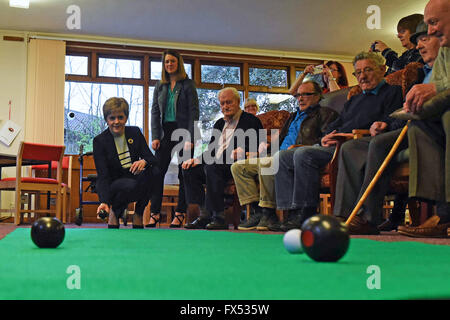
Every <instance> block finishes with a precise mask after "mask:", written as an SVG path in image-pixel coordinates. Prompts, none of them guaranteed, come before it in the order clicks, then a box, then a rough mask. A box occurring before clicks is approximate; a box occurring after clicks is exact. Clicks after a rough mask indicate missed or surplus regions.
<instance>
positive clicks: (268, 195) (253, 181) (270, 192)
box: [231, 157, 276, 208]
mask: <svg viewBox="0 0 450 320" xmlns="http://www.w3.org/2000/svg"><path fill="white" fill-rule="evenodd" d="M272 162H273V158H272V157H264V158H252V159H247V160H240V161H236V162H235V163H233V165H232V166H231V173H232V174H233V178H234V182H235V184H236V190H237V193H238V196H239V202H240V204H241V205H242V206H244V205H247V204H249V203H252V202H258V203H259V206H260V207H264V208H276V203H275V174H274V173H273V172H272V171H271V167H272ZM262 173H263V174H262ZM266 173H270V174H266Z"/></svg>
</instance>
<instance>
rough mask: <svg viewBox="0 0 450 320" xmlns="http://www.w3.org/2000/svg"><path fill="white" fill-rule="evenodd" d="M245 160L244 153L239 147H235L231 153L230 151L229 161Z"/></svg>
mask: <svg viewBox="0 0 450 320" xmlns="http://www.w3.org/2000/svg"><path fill="white" fill-rule="evenodd" d="M244 158H245V151H244V149H242V148H241V147H237V148H236V149H234V150H233V151H231V159H233V160H237V159H244Z"/></svg>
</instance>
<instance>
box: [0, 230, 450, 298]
mask: <svg viewBox="0 0 450 320" xmlns="http://www.w3.org/2000/svg"><path fill="white" fill-rule="evenodd" d="M282 236H283V235H282V234H281V233H279V234H262V233H256V232H226V231H214V232H211V231H206V230H173V229H167V228H160V229H153V230H134V229H129V228H125V229H122V230H108V229H104V228H96V227H93V228H86V226H85V227H84V228H66V236H65V239H64V242H63V243H62V244H61V245H60V246H59V247H58V248H57V249H39V248H37V247H36V246H35V245H34V244H33V243H32V241H31V239H30V229H29V228H25V227H21V228H15V230H14V231H13V232H11V233H9V234H8V235H7V236H6V237H4V238H3V239H2V240H1V241H0V261H2V263H1V264H0V299H7V300H9V299H19V300H22V299H40V300H41V299H42V300H47V299H51V300H53V299H63V300H65V299H75V300H78V299H81V300H97V299H112V300H115V299H133V300H134V299H136V300H140V299H151V300H154V299H155V300H159V299H160V300H167V299H169V300H185V299H187V300H204V299H206V300H217V299H218V300H236V299H237V300H266V299H269V300H280V299H281V300H303V299H306V300H310V299H313V300H317V299H320V300H322V299H325V300H328V299H331V300H336V299H338V300H340V299H343V300H347V299H352V300H360V299H364V300H377V299H383V300H384V299H387V300H390V299H446V298H450V282H449V281H450V280H449V279H450V273H449V269H448V266H449V264H450V247H448V246H442V245H430V244H425V243H419V242H413V241H396V242H384V241H373V240H370V239H361V238H358V239H356V238H354V239H352V240H351V242H350V247H349V250H348V251H347V253H346V255H345V256H344V257H343V258H342V259H341V260H339V261H338V262H337V263H318V262H315V261H313V260H311V259H310V258H309V257H308V256H307V255H306V254H299V255H293V254H289V253H288V252H287V251H286V250H285V249H284V248H283V245H282ZM377 270H378V271H377ZM77 279H78V280H77ZM375 279H378V280H375ZM77 281H78V284H79V287H76V285H77Z"/></svg>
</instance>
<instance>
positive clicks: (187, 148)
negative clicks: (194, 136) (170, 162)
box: [183, 141, 194, 151]
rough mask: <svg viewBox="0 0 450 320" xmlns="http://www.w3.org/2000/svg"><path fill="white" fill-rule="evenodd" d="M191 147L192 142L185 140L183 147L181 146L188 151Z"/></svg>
mask: <svg viewBox="0 0 450 320" xmlns="http://www.w3.org/2000/svg"><path fill="white" fill-rule="evenodd" d="M192 148H194V144H193V143H192V142H189V141H186V142H185V143H184V147H183V150H184V151H190V150H192Z"/></svg>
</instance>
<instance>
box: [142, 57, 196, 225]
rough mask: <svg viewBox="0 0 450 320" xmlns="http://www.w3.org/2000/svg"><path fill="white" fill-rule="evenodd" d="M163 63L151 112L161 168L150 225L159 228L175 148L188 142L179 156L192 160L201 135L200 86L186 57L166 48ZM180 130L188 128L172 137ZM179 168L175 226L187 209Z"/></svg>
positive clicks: (153, 135)
mask: <svg viewBox="0 0 450 320" xmlns="http://www.w3.org/2000/svg"><path fill="white" fill-rule="evenodd" d="M162 65H163V67H162V74H161V81H159V82H158V84H157V85H156V87H155V91H154V93H153V104H152V111H151V112H152V118H151V128H152V148H153V150H155V152H156V154H155V155H156V158H157V159H158V160H159V164H160V166H159V167H160V170H161V171H160V175H159V176H158V181H157V185H158V187H157V188H156V190H155V191H154V192H153V193H152V199H151V211H150V212H151V216H150V222H149V224H148V225H146V227H150V228H152V227H155V226H156V224H157V223H158V222H159V221H160V219H161V215H160V213H161V203H162V195H163V190H164V176H165V175H166V172H167V170H168V168H169V164H170V161H171V159H172V156H173V154H174V153H175V152H176V150H174V147H175V146H176V145H178V144H179V143H180V142H183V141H184V143H183V146H182V147H183V148H182V150H181V151H179V152H178V159H183V158H186V157H188V158H186V159H189V158H190V157H191V154H192V153H193V149H194V142H195V141H194V137H199V136H200V135H199V134H198V133H197V134H196V133H195V130H197V128H196V126H195V123H194V122H195V121H198V118H199V107H198V95H197V89H196V87H195V83H194V81H192V80H191V79H189V77H188V76H187V74H186V71H185V69H184V63H183V58H182V57H181V55H180V54H179V53H178V52H177V51H174V50H166V51H164V52H163V55H162ZM176 129H184V133H183V136H182V137H181V138H175V137H174V140H172V133H173V132H174V131H175V130H176ZM180 163H181V162H180ZM178 168H179V169H178V179H179V183H180V188H179V193H178V205H177V208H176V212H175V217H174V219H173V221H172V223H171V225H170V227H172V228H179V227H180V226H181V225H182V224H183V222H184V214H185V213H186V209H187V205H186V200H185V192H184V181H183V175H182V173H181V172H182V171H181V168H180V165H179V167H178Z"/></svg>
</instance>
